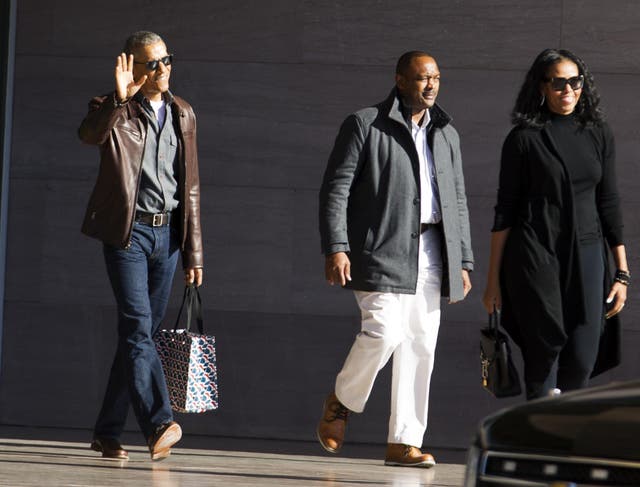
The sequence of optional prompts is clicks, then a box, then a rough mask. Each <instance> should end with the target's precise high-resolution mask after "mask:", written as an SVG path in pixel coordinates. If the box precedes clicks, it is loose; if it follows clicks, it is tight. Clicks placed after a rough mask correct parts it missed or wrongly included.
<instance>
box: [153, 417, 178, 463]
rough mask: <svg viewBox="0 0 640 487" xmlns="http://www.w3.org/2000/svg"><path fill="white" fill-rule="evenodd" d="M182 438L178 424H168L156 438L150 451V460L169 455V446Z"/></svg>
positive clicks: (162, 458) (160, 458)
mask: <svg viewBox="0 0 640 487" xmlns="http://www.w3.org/2000/svg"><path fill="white" fill-rule="evenodd" d="M180 438H182V428H180V425H179V424H172V425H171V426H169V427H168V428H167V429H166V430H165V432H164V433H162V436H160V438H158V441H156V443H155V445H153V450H151V451H150V453H151V460H153V461H157V460H164V459H165V458H167V457H168V456H169V455H171V447H172V446H173V445H175V444H176V443H178V442H179V441H180Z"/></svg>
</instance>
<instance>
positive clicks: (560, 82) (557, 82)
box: [546, 75, 584, 91]
mask: <svg viewBox="0 0 640 487" xmlns="http://www.w3.org/2000/svg"><path fill="white" fill-rule="evenodd" d="M546 81H547V83H551V89H552V90H554V91H564V87H565V86H567V83H569V86H570V87H571V89H572V90H579V89H581V88H582V87H583V86H584V76H582V75H579V76H573V77H571V78H548V79H547V80H546Z"/></svg>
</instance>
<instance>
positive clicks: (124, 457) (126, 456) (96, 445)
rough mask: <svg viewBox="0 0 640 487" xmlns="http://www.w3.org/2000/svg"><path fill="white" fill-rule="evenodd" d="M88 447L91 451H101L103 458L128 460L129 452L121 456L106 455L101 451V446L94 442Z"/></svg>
mask: <svg viewBox="0 0 640 487" xmlns="http://www.w3.org/2000/svg"><path fill="white" fill-rule="evenodd" d="M89 448H91V449H92V450H93V451H97V452H98V453H102V458H104V459H105V460H129V454H126V455H125V456H122V457H108V456H106V455H105V453H104V452H103V451H102V447H101V446H100V445H98V444H97V443H95V442H92V443H91V446H90V447H89Z"/></svg>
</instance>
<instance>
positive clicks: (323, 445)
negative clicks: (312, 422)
mask: <svg viewBox="0 0 640 487" xmlns="http://www.w3.org/2000/svg"><path fill="white" fill-rule="evenodd" d="M316 438H318V441H319V442H320V446H322V448H324V449H325V451H326V452H328V453H333V454H336V453H338V452H339V451H340V448H342V447H340V448H331V447H328V446H327V445H325V444H324V442H323V441H322V437H321V436H320V430H317V429H316Z"/></svg>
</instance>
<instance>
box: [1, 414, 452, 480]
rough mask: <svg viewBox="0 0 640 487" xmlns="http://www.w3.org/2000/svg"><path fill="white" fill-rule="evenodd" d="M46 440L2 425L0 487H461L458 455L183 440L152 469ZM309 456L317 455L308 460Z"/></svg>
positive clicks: (134, 449)
mask: <svg viewBox="0 0 640 487" xmlns="http://www.w3.org/2000/svg"><path fill="white" fill-rule="evenodd" d="M39 433H40V434H39ZM85 435H87V432H77V431H76V432H66V434H65V436H66V437H80V436H85ZM51 436H56V432H55V431H53V432H52V431H46V432H45V431H42V432H39V431H33V430H21V429H19V428H3V427H0V485H1V486H11V487H20V486H67V487H76V486H83V487H84V486H91V487H103V486H104V487H107V486H108V487H113V486H138V485H140V486H153V487H196V486H197V487H200V486H238V487H245V486H246V487H249V486H250V487H257V486H260V487H270V486H274V487H275V486H278V487H287V486H292V487H293V486H295V487H307V486H309V487H316V486H318V487H325V486H327V487H328V486H331V487H338V486H350V487H361V486H394V487H420V486H434V487H436V486H438V487H449V486H461V485H462V481H463V476H464V467H463V465H461V463H462V461H460V463H447V462H446V459H447V457H449V458H453V459H459V458H461V457H463V453H462V452H440V453H439V454H438V455H437V456H436V460H438V461H439V464H438V465H437V466H436V467H434V468H432V469H414V468H411V469H409V468H398V467H385V466H384V465H383V464H382V461H381V459H380V458H381V455H383V454H384V447H381V446H365V445H362V446H351V448H347V447H345V455H344V456H339V457H334V456H329V455H323V454H322V453H321V452H319V451H318V446H317V445H314V444H310V443H302V442H287V443H284V442H269V441H265V440H258V441H255V440H238V439H226V440H225V439H220V438H216V439H210V438H204V437H200V438H197V437H196V438H193V437H187V438H184V440H183V441H182V442H181V443H180V445H181V447H180V448H175V449H174V450H173V453H172V455H171V457H170V458H168V459H167V460H165V461H162V462H156V463H152V462H151V461H150V460H149V455H148V452H147V450H146V449H145V448H144V447H143V446H141V445H138V446H130V445H129V444H127V449H128V450H129V453H130V460H129V461H128V462H119V461H110V460H103V459H102V458H100V456H99V454H97V453H95V452H92V451H91V450H89V448H88V442H86V441H58V440H52V439H50V437H51ZM57 436H58V437H59V436H60V432H57ZM38 437H40V438H45V439H38ZM76 439H78V438H76ZM125 439H127V438H125ZM134 441H135V440H132V442H134ZM207 444H212V445H213V446H212V448H211V449H210V448H207V447H206V445H207ZM192 446H194V447H192ZM243 446H244V448H243ZM348 450H350V451H348ZM293 451H295V452H296V453H295V454H293V453H291V452H293ZM312 451H313V452H314V453H315V454H309V453H310V452H312ZM435 453H436V452H434V454H435ZM367 456H368V457H369V458H366V457H367ZM363 457H364V458H363ZM443 460H444V462H443Z"/></svg>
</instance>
